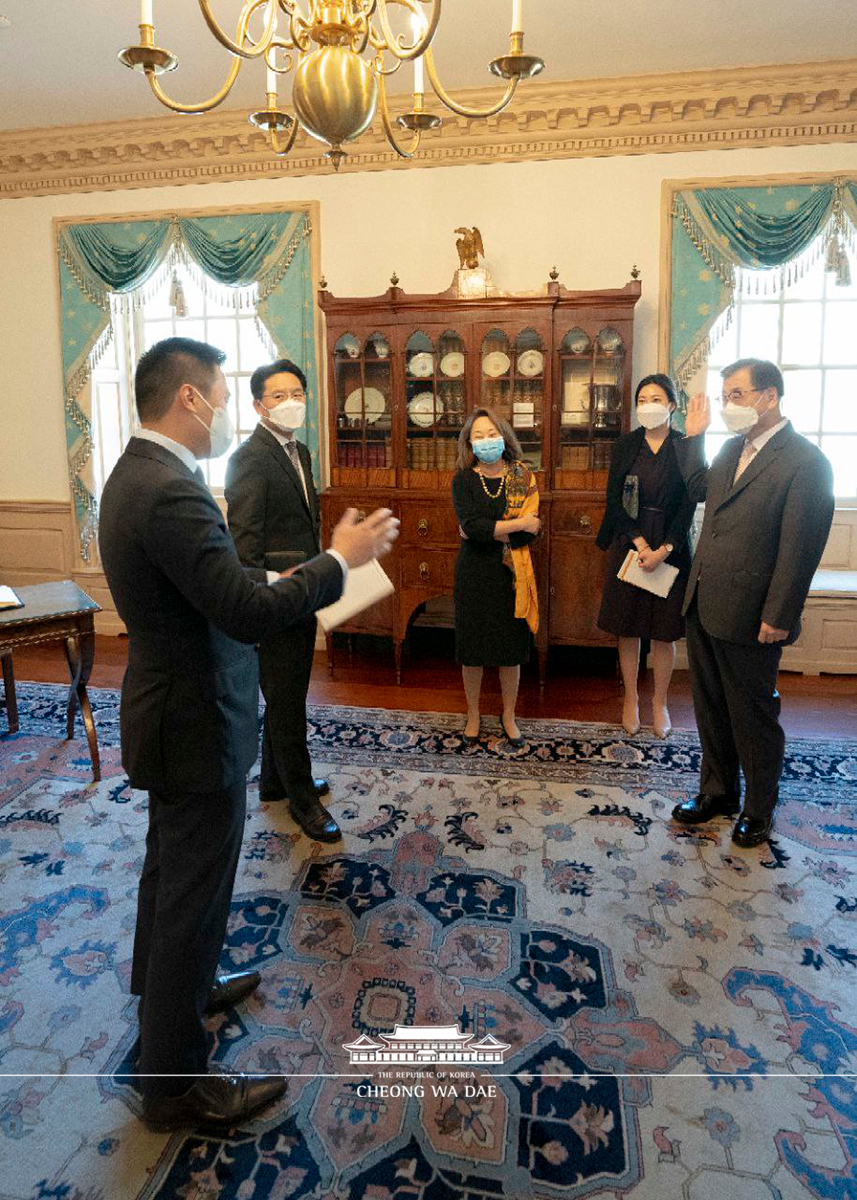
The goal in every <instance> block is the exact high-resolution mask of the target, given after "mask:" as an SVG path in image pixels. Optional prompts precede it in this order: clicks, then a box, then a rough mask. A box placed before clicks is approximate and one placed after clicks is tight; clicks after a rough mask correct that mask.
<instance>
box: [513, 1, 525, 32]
mask: <svg viewBox="0 0 857 1200" xmlns="http://www.w3.org/2000/svg"><path fill="white" fill-rule="evenodd" d="M523 32H524V0H512V33H523Z"/></svg>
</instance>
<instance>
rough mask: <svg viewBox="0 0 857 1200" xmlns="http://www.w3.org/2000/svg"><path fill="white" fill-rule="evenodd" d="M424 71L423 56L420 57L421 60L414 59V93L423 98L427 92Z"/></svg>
mask: <svg viewBox="0 0 857 1200" xmlns="http://www.w3.org/2000/svg"><path fill="white" fill-rule="evenodd" d="M424 70H425V65H424V63H423V56H422V55H420V56H419V58H415V59H414V92H415V93H416V94H417V95H418V96H421V95H422V94H423V93H424V92H425V90H426V84H425V76H424V74H423V72H424Z"/></svg>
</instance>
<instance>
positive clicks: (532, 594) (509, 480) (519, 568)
mask: <svg viewBox="0 0 857 1200" xmlns="http://www.w3.org/2000/svg"><path fill="white" fill-rule="evenodd" d="M538 512H539V489H538V488H537V487H536V477H535V475H534V474H533V472H532V471H531V470H530V469H529V467H528V466H526V464H525V463H522V462H514V463H512V464H511V465H510V467H509V473H508V475H507V476H506V511H505V512H504V513H503V520H504V521H512V520H514V519H515V518H516V517H528V516H530V514H531V513H532V514H533V515H535V516H538ZM503 561H504V563H505V564H506V566H508V567H510V568H511V570H512V571H514V573H515V616H516V617H523V618H524V619H525V620H526V622H527V624H528V625H529V627H530V629H531V630H532V632H533V633H534V634H536V633H538V630H539V596H538V589H537V588H536V574H535V571H534V570H533V559H532V556H531V554H530V548H529V546H521V547H520V549H518V550H513V549H512V548H511V546H509V545H506V546H504V547H503Z"/></svg>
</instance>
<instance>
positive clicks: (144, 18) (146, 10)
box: [140, 0, 155, 25]
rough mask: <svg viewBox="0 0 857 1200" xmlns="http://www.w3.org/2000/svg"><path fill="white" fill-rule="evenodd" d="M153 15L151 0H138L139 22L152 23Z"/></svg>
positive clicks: (143, 23)
mask: <svg viewBox="0 0 857 1200" xmlns="http://www.w3.org/2000/svg"><path fill="white" fill-rule="evenodd" d="M154 23H155V17H154V13H153V11H152V0H140V24H141V25H154Z"/></svg>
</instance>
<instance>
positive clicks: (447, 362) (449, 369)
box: [440, 350, 464, 379]
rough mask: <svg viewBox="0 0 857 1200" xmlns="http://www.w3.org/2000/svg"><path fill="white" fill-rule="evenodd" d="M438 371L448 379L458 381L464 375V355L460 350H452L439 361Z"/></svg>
mask: <svg viewBox="0 0 857 1200" xmlns="http://www.w3.org/2000/svg"><path fill="white" fill-rule="evenodd" d="M440 369H441V371H443V373H444V375H446V376H447V377H448V378H449V379H458V377H459V376H460V375H463V374H464V355H463V354H462V353H461V351H460V350H452V351H450V353H449V354H444V356H443V358H442V359H441V360H440Z"/></svg>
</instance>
